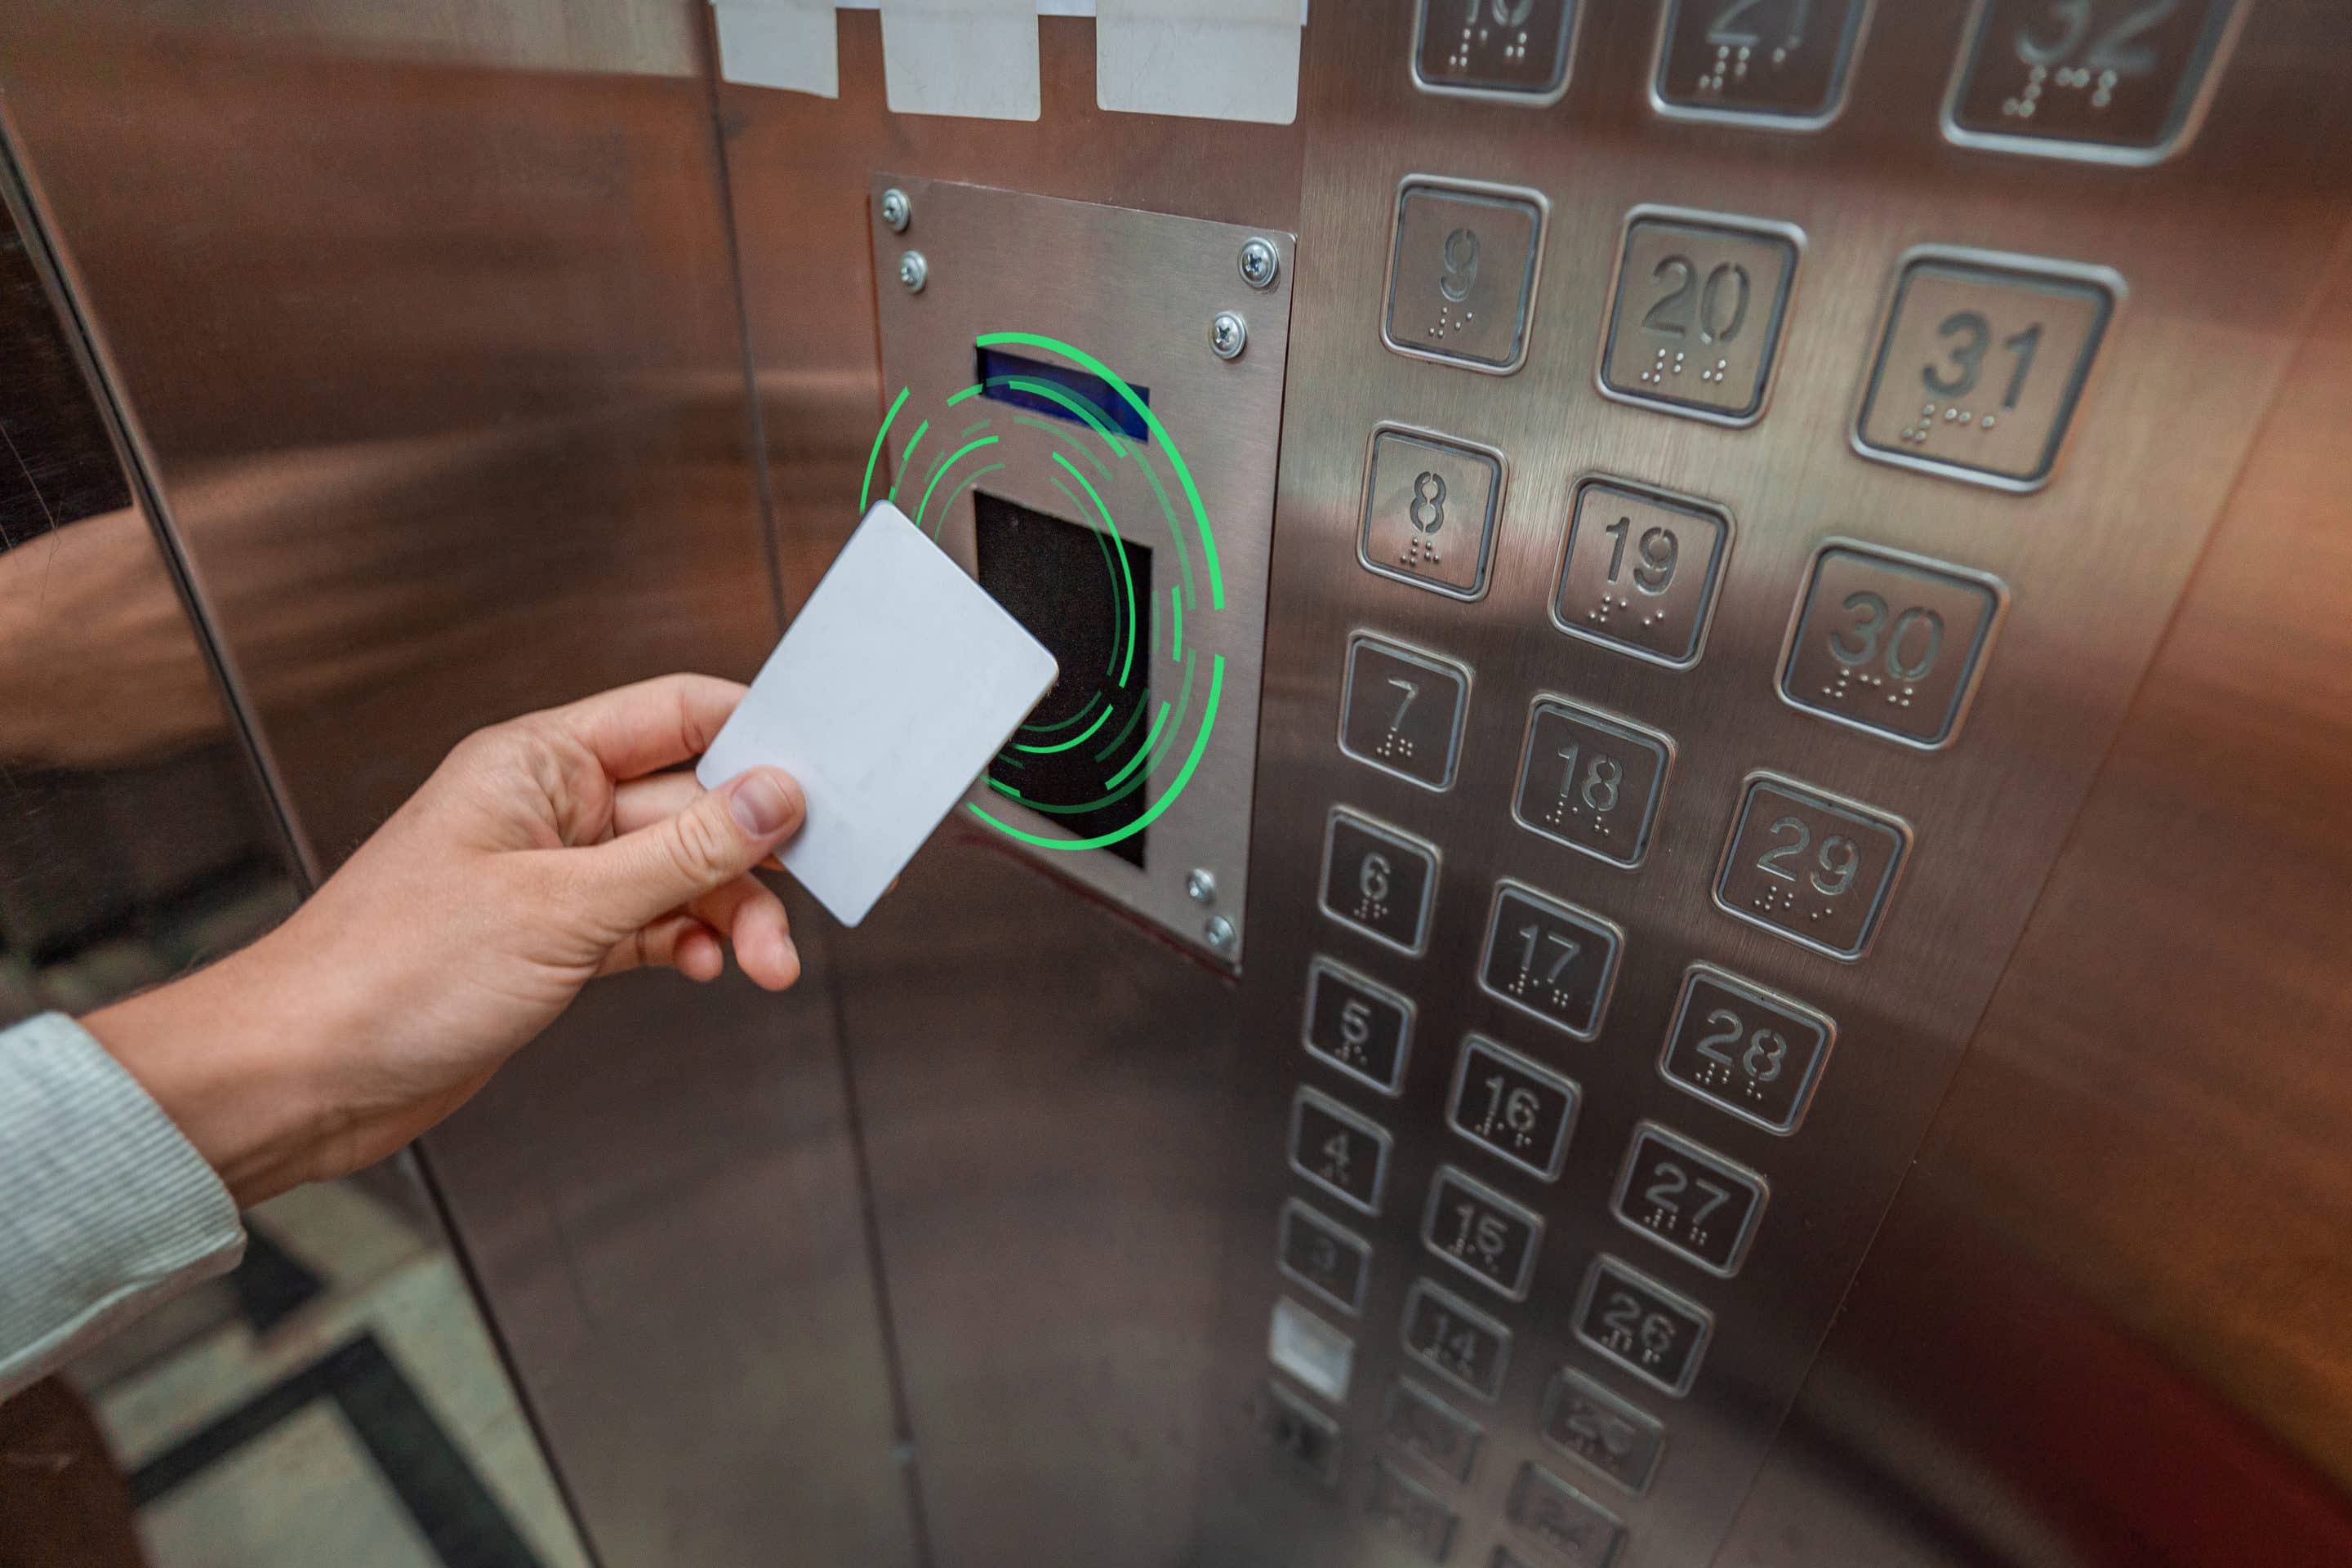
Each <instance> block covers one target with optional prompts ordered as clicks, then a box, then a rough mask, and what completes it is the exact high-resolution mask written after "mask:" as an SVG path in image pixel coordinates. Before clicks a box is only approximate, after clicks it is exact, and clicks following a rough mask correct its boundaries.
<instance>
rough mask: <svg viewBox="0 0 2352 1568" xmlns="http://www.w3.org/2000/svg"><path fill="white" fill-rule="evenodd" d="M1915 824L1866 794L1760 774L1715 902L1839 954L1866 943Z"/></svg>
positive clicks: (1737, 822) (1734, 828)
mask: <svg viewBox="0 0 2352 1568" xmlns="http://www.w3.org/2000/svg"><path fill="white" fill-rule="evenodd" d="M1910 848H1911V830H1910V828H1909V827H1907V826H1905V825H1904V824H1903V823H1902V822H1900V821H1899V820H1897V819H1896V818H1895V817H1892V816H1883V815H1881V814H1880V813H1878V812H1875V811H1874V810H1872V809H1871V808H1870V807H1869V806H1866V805H1863V804H1861V803H1860V802H1859V801H1851V800H1845V799H1843V798H1841V797H1839V796H1836V795H1829V794H1826V793H1824V792H1822V791H1820V790H1816V789H1814V788H1812V787H1811V785H1808V784H1799V783H1797V782H1796V781H1795V780H1794V779H1786V778H1781V777H1780V776H1779V775H1778V774H1774V773H1750V774H1749V775H1748V790H1747V794H1746V795H1744V796H1743V797H1742V798H1741V801H1740V807H1739V815H1738V817H1737V818H1735V819H1734V821H1733V822H1732V825H1731V837H1730V840H1729V842H1728V843H1727V844H1726V845H1725V847H1724V855H1723V865H1722V868H1720V869H1719V870H1718V871H1717V873H1716V879H1715V902H1716V907H1717V908H1718V909H1720V910H1723V911H1724V912H1725V913H1726V914H1730V915H1736V916H1738V918H1739V919H1741V920H1743V921H1748V922H1749V923H1750V924H1752V925H1759V926H1762V927H1763V928H1764V929H1765V930H1767V931H1775V932H1778V933H1779V934H1780V935H1781V936H1784V937H1787V938H1788V939H1789V940H1790V941H1791V942H1797V943H1799V944H1800V945H1801V946H1805V947H1810V948H1811V949H1813V950H1814V951H1815V952H1825V953H1828V954H1829V955H1830V956H1831V957H1832V958H1844V959H1856V958H1860V957H1861V956H1862V955H1863V953H1864V952H1865V951H1867V950H1868V948H1869V946H1870V942H1871V938H1872V937H1874V936H1875V935H1876V934H1877V932H1878V923H1879V921H1880V920H1881V918H1882V917H1883V916H1884V915H1885V912H1886V901H1887V898H1888V896H1889V895H1890V894H1891V893H1893V892H1894V890H1895V878H1896V877H1897V876H1898V875H1900V874H1901V872H1902V869H1903V861H1904V859H1905V858H1906V856H1907V855H1908V854H1909V853H1910Z"/></svg>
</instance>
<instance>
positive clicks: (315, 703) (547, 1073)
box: [0, 0, 909, 1563]
mask: <svg viewBox="0 0 2352 1568" xmlns="http://www.w3.org/2000/svg"><path fill="white" fill-rule="evenodd" d="M706 24H707V16H706V13H705V12H704V10H703V8H701V7H699V6H696V5H687V4H684V3H677V4H670V3H662V4H650V5H632V4H628V3H626V0H613V3H610V4H541V5H506V4H496V5H492V4H476V5H437V4H436V5H390V6H386V5H352V4H343V3H340V0H338V3H321V4H317V5H294V6H283V5H237V6H206V5H180V4H172V3H166V0H153V3H126V4H116V5H103V6H89V5H79V4H62V3H61V4H47V3H46V0H35V3H28V4H23V5H10V6H8V7H6V8H5V14H0V103H5V110H6V113H7V116H8V124H9V128H10V131H11V133H12V135H13V136H14V138H15V140H16V145H17V146H18V147H19V148H21V150H22V152H23V153H24V156H25V159H26V167H27V171H28V174H29V176H30V179H31V181H32V184H33V186H34V189H35V191H36V193H37V197H38V199H39V200H40V202H41V204H42V205H43V208H44V210H45V212H46V214H47V216H48V218H49V220H50V222H51V224H52V226H53V228H54V230H55V232H56V233H57V235H58V237H59V240H60V245H61V248H62V251H63V253H64V257H65V259H66V261H67V264H68V269H69V272H70V275H71V278H72V280H73V282H74V285H75V287H76V289H77V290H78V292H79V298H80V300H81V302H82V304H83V306H84V307H85V309H86V310H87V311H88V313H89V319H90V321H91V322H92V325H93V327H94V329H95V331H96V333H97V336H98V340H99V342H100V346H101V349H102V352H103V353H104V354H105V356H106V358H107V360H108V362H109V363H110V369H111V371H112V372H113V374H114V375H115V377H116V379H117V381H118V383H119V384H121V386H122V387H123V388H124V389H125V392H126V396H127V399H128V401H129V403H130V405H131V410H132V412H133V416H134V420H135V424H134V433H135V436H136V437H137V439H138V441H139V442H140V444H141V446H142V449H143V454H144V457H145V458H146V461H147V463H148V466H149V468H151V470H152V473H153V474H154V475H155V476H156V477H157V479H158V480H159V482H160V485H161V489H162V494H163V501H164V505H165V511H166V518H165V521H167V522H168V524H169V525H170V527H171V528H172V530H173V532H174V534H175V536H176V537H177V539H178V540H179V542H181V544H182V545H183V547H184V551H185V553H186V555H187V557H188V559H189V560H190V562H191V563H192V564H193V567H194V578H195V582H196V584H197V587H198V590H199V592H200V594H201V595H202V597H203V599H204V600H205V604H206V605H207V606H208V608H209V611H210V614H211V618H212V624H213V625H214V626H215V628H217V632H218V635H219V637H220V641H221V647H222V651H223V653H224V655H225V657H226V660H227V663H228V665H229V667H230V668H231V670H232V672H233V674H234V675H235V677H236V679H238V680H239V681H240V682H241V683H242V685H243V687H244V689H245V690H246V691H247V693H248V695H249V698H250V701H251V705H252V708H253V710H254V711H255V712H256V714H257V717H258V721H259V723H260V726H261V729H262V731H263V733H264V736H265V738H266V742H267V746H268V752H269V755H270V757H271V758H272V759H273V760H274V763H275V765H276V767H277V769H278V773H279V775H280V776H281V777H282V779H283V781H284V784H285V790H286V795H287V799H288V801H289V805H290V808H291V811H292V814H293V815H294V816H296V817H297V818H298V819H299V824H300V826H301V828H302V829H303V831H304V834H305V836H306V838H307V842H308V844H309V846H310V849H311V850H312V852H313V853H314V854H315V856H316V858H317V859H318V861H319V862H320V864H321V865H322V866H324V867H327V868H331V867H332V866H333V865H334V863H335V862H336V861H337V860H338V859H339V858H341V855H342V854H343V853H344V852H345V851H346V850H348V848H349V847H351V846H352V844H353V843H355V842H356V841H357V840H358V839H359V837H361V836H362V835H363V834H364V833H365V832H366V831H367V830H368V828H369V827H370V826H372V825H373V823H374V822H376V821H377V820H378V819H380V818H381V817H382V816H383V814H384V813H385V812H387V811H388V810H389V809H391V807H392V806H393V805H395V804H396V803H397V802H398V801H399V800H400V799H401V798H402V797H403V796H404V795H405V794H406V793H407V792H408V791H409V790H410V789H411V788H413V787H414V786H415V784H416V783H417V782H418V781H419V780H420V779H421V778H422V777H423V776H424V775H425V773H426V772H427V771H429V769H430V768H431V767H432V765H433V764H434V763H435V762H436V761H437V760H438V758H439V757H440V755H441V753H442V752H443V751H444V750H445V749H446V747H447V746H448V745H449V744H450V742H453V741H455V740H456V739H457V737H459V736H460V735H462V734H464V733H465V732H466V731H467V730H469V729H471V728H473V727H474V726H476V725H478V724H480V723H483V722H486V721H491V720H495V719H498V718H500V717H503V716H506V715H509V714H511V713H513V712H516V711H519V710H524V709H528V708H530V707H534V706H538V705H541V704H545V703H550V702H554V701H558V700H566V699H569V698H571V697H573V696H576V695H578V694H580V693H582V692H583V691H587V690H592V689H596V688H598V687H601V686H604V685H608V684H612V683H614V682H618V681H623V680H626V679H633V678H636V677H641V676H646V675H652V674H656V673H660V672H662V671H665V670H669V669H677V668H700V669H709V670H714V671H718V672H720V673H730V674H735V675H748V674H749V673H750V672H751V670H752V669H753V668H755V667H756V665H757V662H758V660H759V659H760V658H761V657H762V655H763V654H764V653H765V651H766V649H767V647H769V645H770V644H771V643H772V640H773V638H774V636H775V633H776V629H777V624H778V623H777V607H778V601H777V597H776V594H775V586H774V581H773V574H772V565H771V558H770V541H769V539H768V537H767V535H766V532H765V530H764V526H763V520H762V514H761V502H760V495H759V486H758V483H757V477H756V473H755V470H754V468H753V466H752V462H751V418H750V412H749V409H748V407H747V403H746V398H745V395H744V387H745V380H744V357H743V340H742V321H741V317H740V313H739V310H738V300H737V292H736V288H735V281H734V271H733V267H732V263H731V259H730V228H729V212H728V201H727V193H726V190H725V187H724V184H723V182H722V179H721V163H720V150H719V143H718V141H717V138H716V135H715V132H714V125H713V119H712V113H711V99H710V86H709V74H708V71H707V68H706V53H705V46H704V29H705V26H706ZM807 923H808V922H806V921H803V924H804V925H806V924H807ZM803 952H804V954H805V956H806V959H807V961H808V963H809V966H810V969H811V972H812V974H813V977H814V978H813V981H812V983H811V984H809V985H808V986H807V987H805V989H804V990H803V993H802V994H799V995H798V996H795V997H793V998H789V999H787V1000H786V1001H784V1002H783V1003H782V1004H781V1005H763V1004H762V1003H761V1002H759V1001H755V1000H754V999H753V996H752V994H751V988H750V987H748V986H742V985H737V984H729V985H722V986H719V987H718V988H715V989H714V990H711V991H709V992H697V991H695V990H694V989H693V988H691V987H688V986H683V985H677V984H672V983H669V982H667V981H665V980H664V979H663V978H661V977H659V976H650V977H639V978H636V979H633V980H631V981H629V982H627V983H625V984H618V985H613V986H600V987H598V988H597V989H596V990H595V991H594V992H593V994H591V995H589V996H588V997H587V998H585V999H584V1000H583V1002H582V1004H581V1005H579V1006H578V1007H577V1008H575V1009H574V1010H573V1012H572V1014H571V1015H569V1016H567V1017H566V1018H565V1019H564V1021H563V1022H562V1025H561V1026H559V1027H558V1028H557V1029H556V1030H555V1031H553V1032H552V1033H551V1036H550V1037H549V1038H548V1039H547V1040H546V1041H545V1042H544V1046H543V1048H541V1049H540V1050H537V1051H534V1052H533V1053H531V1055H530V1057H529V1058H527V1059H526V1060H524V1061H521V1062H519V1063H518V1064H516V1067H515V1069H514V1070H513V1071H512V1072H510V1073H508V1074H506V1075H503V1076H502V1077H501V1079H499V1083H498V1084H497V1085H496V1086H495V1087H494V1088H493V1089H492V1090H491V1091H490V1092H489V1093H488V1094H486V1095H485V1096H484V1097H483V1098H482V1099H481V1100H480V1101H478V1103H477V1104H476V1105H475V1106H473V1107H472V1108H470V1109H469V1111H468V1113H467V1116H466V1117H464V1118H463V1119H461V1120H460V1121H456V1122H454V1123H452V1124H451V1125H450V1126H449V1127H448V1128H447V1129H446V1134H445V1135H444V1136H442V1137H439V1138H436V1140H435V1141H434V1142H433V1145H432V1146H431V1148H430V1149H429V1151H428V1157H429V1163H430V1164H431V1166H432V1168H433V1170H434V1171H435V1173H436V1174H437V1175H438V1177H439V1178H440V1182H441V1185H442V1189H443V1191H444V1193H445V1194H446V1198H447V1201H448V1209H449V1214H450V1215H451V1217H452V1218H453V1220H454V1221H455V1224H456V1227H457V1234H458V1236H459V1238H460V1240H461V1244H462V1249H463V1252H464V1254H465V1256H466V1258H467V1261H468V1263H469V1264H470V1267H471V1268H472V1270H473V1273H474V1277H475V1279H476V1282H477V1284H478V1286H479V1288H480V1289H481V1290H482V1292H483V1295H484V1298H485V1300H487V1301H488V1303H489V1304H490V1307H491V1314H492V1318H493V1321H494V1322H495V1324H496V1326H497V1328H498V1330H499V1334H500V1336H501V1337H502V1339H503V1341H504V1342H505V1345H506V1348H507V1349H508V1351H509V1352H510V1354H511V1356H512V1358H513V1363H514V1365H515V1367H516V1369H517V1371H518V1373H519V1378H520V1385H521V1389H522V1392H523V1394H524V1396H525V1398H526V1401H527V1404H528V1405H529V1407H530V1409H531V1410H532V1411H533V1412H534V1414H535V1415H537V1417H538V1418H539V1420H540V1423H541V1427H542V1429H543V1430H544V1431H545V1432H546V1433H547V1434H548V1436H549V1438H550V1441H551V1449H552V1455H553V1458H554V1461H555V1464H556V1466H557V1468H558V1469H559V1472H560V1473H561V1474H562V1477H563V1479H565V1481H566V1482H567V1483H568V1486H569V1489H570V1491H571V1494H572V1498H573V1499H574V1500H575V1501H576V1503H577V1505H578V1507H579V1510H580V1512H581V1515H582V1518H583V1525H584V1529H585V1531H586V1533H587V1534H588V1536H589V1537H590V1538H591V1540H592V1542H593V1544H594V1546H595V1547H596V1549H597V1550H598V1551H599V1552H601V1553H602V1554H604V1556H606V1557H607V1558H609V1559H610V1560H612V1561H614V1562H616V1563H641V1562H642V1563H651V1562H660V1563H732V1562H740V1561H744V1560H746V1559H747V1558H749V1557H751V1556H753V1555H757V1554H761V1553H764V1552H766V1551H767V1550H768V1549H769V1548H770V1547H771V1546H772V1543H774V1542H778V1541H782V1540H792V1541H796V1542H801V1543H803V1548H804V1550H806V1551H807V1552H808V1553H809V1556H810V1559H811V1560H814V1561H851V1560H859V1561H867V1562H892V1561H904V1560H906V1559H907V1556H908V1545H907V1542H908V1531H909V1525H908V1515H907V1511H906V1510H905V1508H904V1506H903V1504H902V1502H901V1483H900V1480H899V1477H898V1471H897V1468H896V1466H895V1465H894V1463H893V1459H892V1451H891V1450H892V1439H893V1426H892V1421H891V1416H890V1406H889V1400H888V1394H887V1377H886V1374H885V1371H884V1363H883V1356H882V1341H883V1329H882V1324H881V1320H880V1317H879V1314H878V1313H877V1309H876V1303H875V1299H874V1296H873V1291H872V1284H871V1275H870V1271H869V1268H868V1264H867V1257H866V1247H865V1244H864V1239H863V1230H862V1226H861V1223H860V1213H861V1200H860V1194H859V1191H858V1184H857V1181H856V1174H855V1170H854V1154H853V1150H852V1147H851V1144H850V1142H849V1138H848V1121H847V1110H846V1106H845V1097H844V1087H843V1081H842V1078H841V1061H840V1056H839V1052H838V1047H837V1042H836V1035H835V1021H834V1016H833V1013H832V1010H831V1006H830V1004H829V1001H828V999H827V996H826V994H825V989H824V983H823V980H822V975H823V973H824V963H825V955H824V933H823V932H822V931H811V932H810V933H809V935H808V936H806V937H805V938H804V940H803ZM818 1413H822V1414H821V1416H820V1415H819V1414H818ZM649 1456H655V1457H658V1462H653V1461H652V1460H650V1459H649Z"/></svg>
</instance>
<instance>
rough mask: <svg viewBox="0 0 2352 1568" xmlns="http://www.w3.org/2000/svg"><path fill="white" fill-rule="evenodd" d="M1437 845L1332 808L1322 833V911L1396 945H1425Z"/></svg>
mask: <svg viewBox="0 0 2352 1568" xmlns="http://www.w3.org/2000/svg"><path fill="white" fill-rule="evenodd" d="M1436 897H1437V847H1436V846H1434V845H1433V844H1431V843H1429V842H1427V841H1426V840H1424V839H1419V838H1414V837H1412V836H1410V835H1408V834H1403V833H1400V832H1398V831H1397V830H1396V829H1395V828H1392V827H1389V826H1384V825H1382V824H1381V823H1377V822H1374V821H1372V820H1371V819H1370V818H1369V817H1364V816H1357V815H1356V814H1355V813H1354V812H1351V811H1334V812H1333V813H1332V814H1331V821H1330V824H1329V826H1328V828H1327V829H1326V830H1325V833H1324V837H1323V911H1324V913H1326V914H1328V915H1329V916H1330V917H1331V918H1332V919H1333V920H1336V921H1339V922H1341V923H1342V924H1344V925H1349V926H1353V927H1354V928H1355V929H1356V930H1358V931H1361V932H1363V933H1364V934H1365V935H1366V936H1369V937H1370V938H1372V939H1373V940H1374V941H1375V942H1383V943H1385V944H1387V945H1388V946H1390V947H1392V948H1395V949H1396V950H1397V951H1398V952H1409V953H1419V952H1421V951H1422V950H1423V948H1425V947H1427V946H1428V945H1429V910H1430V905H1431V904H1432V903H1433V901H1434V900H1436Z"/></svg>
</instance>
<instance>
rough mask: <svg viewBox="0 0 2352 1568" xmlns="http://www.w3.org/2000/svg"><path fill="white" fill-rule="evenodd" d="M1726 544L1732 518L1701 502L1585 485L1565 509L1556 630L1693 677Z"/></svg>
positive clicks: (1615, 484)
mask: <svg viewBox="0 0 2352 1568" xmlns="http://www.w3.org/2000/svg"><path fill="white" fill-rule="evenodd" d="M1730 543H1731V520H1730V518H1729V517H1727V515H1726V514H1725V513H1724V512H1723V511H1722V510H1719V509H1717V508H1715V507H1711V506H1708V505H1707V504H1706V502H1704V501H1693V500H1684V499H1683V498H1681V497H1675V496H1668V495H1666V494H1664V493H1663V492H1660V491H1654V490H1645V489H1638V488H1636V487H1634V486H1632V485H1629V484H1626V483H1624V482H1623V481H1622V480H1618V479H1586V480H1584V481H1583V482H1582V483H1580V484H1579V485H1578V486H1577V487H1576V499H1575V500H1574V501H1573V502H1572V503H1571V504H1570V510H1569V518H1568V542H1567V544H1566V545H1565V547H1564V548H1563V549H1562V550H1561V552H1560V565H1559V587H1558V589H1557V591H1555V592H1554V594H1553V595H1552V605H1551V618H1552V624H1553V625H1554V626H1558V627H1559V629H1560V630H1561V631H1564V632H1566V633H1568V634H1569V635H1570V636H1571V637H1588V638H1590V639H1591V640H1592V641H1594V642H1597V643H1601V644H1602V645H1604V646H1606V647H1612V648H1615V649H1616V650H1617V651H1618V652H1620V653H1629V654H1632V655H1633V657H1634V658H1645V659H1649V660H1651V661H1652V662H1654V663H1656V664H1664V665H1671V666H1673V667H1674V668H1676V669H1687V668H1690V667H1691V666H1692V665H1694V664H1696V663H1697V662H1698V656H1699V651H1700V649H1701V648H1702V647H1704V646H1705V644H1706V623H1707V617H1708V615H1709V614H1710V613H1711V612H1712V611H1713V610H1714V608H1715V589H1716V584H1717V582H1719V581H1720V580H1721V578H1722V575H1723V563H1724V557H1725V555H1726V554H1727V552H1728V550H1729V546H1730Z"/></svg>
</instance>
